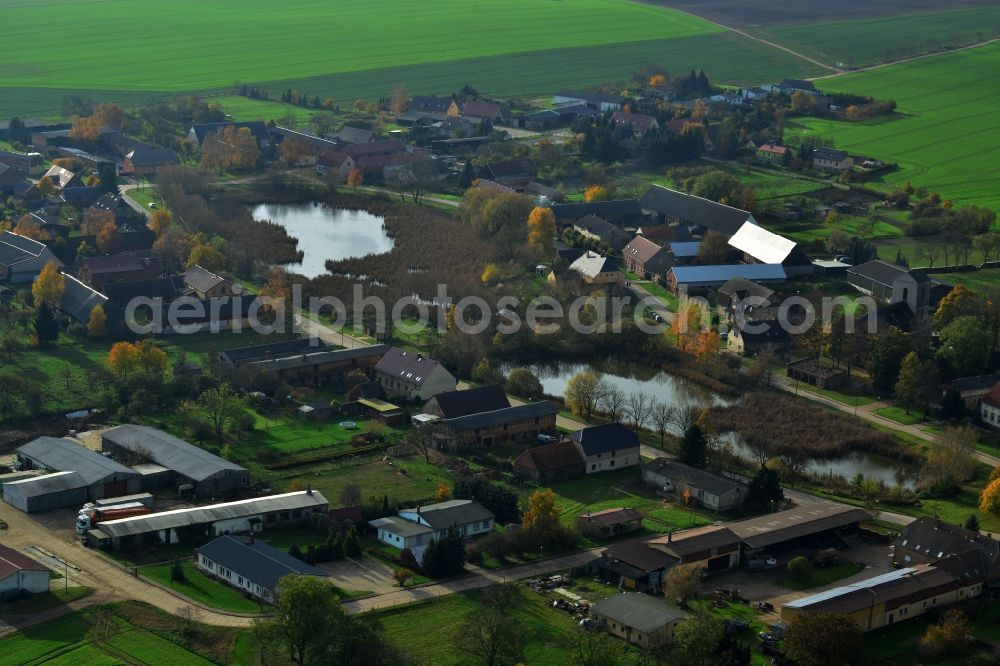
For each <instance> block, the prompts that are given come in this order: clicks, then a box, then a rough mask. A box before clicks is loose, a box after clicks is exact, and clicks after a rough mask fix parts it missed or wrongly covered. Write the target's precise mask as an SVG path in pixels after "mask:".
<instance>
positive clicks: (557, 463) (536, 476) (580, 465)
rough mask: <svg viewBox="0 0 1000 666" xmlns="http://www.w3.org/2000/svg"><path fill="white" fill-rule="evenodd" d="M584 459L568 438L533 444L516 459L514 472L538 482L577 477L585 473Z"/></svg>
mask: <svg viewBox="0 0 1000 666" xmlns="http://www.w3.org/2000/svg"><path fill="white" fill-rule="evenodd" d="M584 464H585V463H584V461H583V457H582V456H581V455H580V451H579V450H577V448H576V444H574V443H573V442H571V441H570V440H568V439H563V440H559V441H558V442H551V443H549V444H542V445H541V446H531V447H528V448H527V449H525V450H524V451H522V452H521V455H519V456H518V457H517V458H516V459H515V460H514V473H515V474H518V475H520V476H523V477H525V478H526V479H531V480H532V481H534V482H535V483H537V484H546V483H552V482H553V481H564V480H566V479H575V478H576V477H578V476H583V475H584Z"/></svg>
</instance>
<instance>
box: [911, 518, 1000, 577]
mask: <svg viewBox="0 0 1000 666" xmlns="http://www.w3.org/2000/svg"><path fill="white" fill-rule="evenodd" d="M970 551H974V552H977V553H981V554H982V556H983V558H984V560H985V567H986V570H993V569H996V570H995V571H994V572H993V574H992V577H997V576H1000V541H997V540H996V539H994V538H993V537H992V536H991V535H989V534H984V533H981V532H976V531H973V530H967V529H965V528H964V527H962V526H960V525H952V524H950V523H946V522H943V521H942V520H940V519H939V518H934V517H931V516H921V517H920V518H917V519H916V520H914V521H913V522H912V523H910V524H909V525H907V526H905V527H904V528H903V529H902V531H901V532H900V533H899V536H898V537H896V540H895V541H894V542H893V545H892V563H893V564H894V565H895V566H912V565H914V564H935V563H937V562H939V561H941V560H943V559H945V558H948V557H953V556H955V555H962V554H964V553H968V552H970Z"/></svg>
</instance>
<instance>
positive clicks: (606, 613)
mask: <svg viewBox="0 0 1000 666" xmlns="http://www.w3.org/2000/svg"><path fill="white" fill-rule="evenodd" d="M687 616H688V614H687V613H686V612H684V611H682V610H681V609H680V608H677V607H676V606H673V605H671V604H668V603H667V602H666V601H664V600H663V599H662V598H656V597H652V596H650V595H648V594H642V593H640V592H626V593H624V594H616V595H614V596H610V597H608V598H607V599H602V600H601V601H598V602H597V603H596V604H594V605H593V606H591V608H590V617H591V619H592V620H594V621H595V622H598V623H600V624H603V625H604V626H605V627H606V629H607V630H608V631H609V632H611V633H612V634H614V635H615V636H618V637H619V638H623V639H625V640H627V641H628V642H630V643H635V644H636V645H641V646H643V647H654V646H656V645H660V644H663V643H668V642H669V641H670V640H671V639H672V638H673V630H674V627H676V626H677V624H678V623H680V622H681V621H682V620H684V619H685V618H687Z"/></svg>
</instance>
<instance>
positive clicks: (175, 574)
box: [170, 558, 187, 583]
mask: <svg viewBox="0 0 1000 666" xmlns="http://www.w3.org/2000/svg"><path fill="white" fill-rule="evenodd" d="M170 580H172V581H173V582H175V583H183V582H184V581H186V580H187V576H185V575H184V567H182V566H181V560H180V558H177V559H175V560H174V562H173V564H171V565H170Z"/></svg>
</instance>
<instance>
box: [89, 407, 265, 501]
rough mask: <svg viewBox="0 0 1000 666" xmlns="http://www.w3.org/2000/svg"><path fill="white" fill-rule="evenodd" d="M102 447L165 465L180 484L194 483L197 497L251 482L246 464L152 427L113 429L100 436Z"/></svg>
mask: <svg viewBox="0 0 1000 666" xmlns="http://www.w3.org/2000/svg"><path fill="white" fill-rule="evenodd" d="M101 447H102V448H103V449H104V450H105V451H109V452H111V453H112V454H114V455H117V456H120V457H122V458H137V459H141V460H137V462H154V463H156V464H157V465H162V466H163V467H166V468H167V469H169V470H171V471H172V472H173V473H174V477H175V478H174V481H175V482H176V483H177V484H178V485H186V484H190V485H192V486H193V488H192V492H193V494H194V495H195V496H198V497H206V496H214V495H219V494H223V493H225V492H228V491H231V490H235V489H236V488H242V487H244V486H247V485H249V483H250V472H248V471H247V470H246V469H245V468H244V467H241V466H240V465H237V464H236V463H233V462H229V461H228V460H226V459H224V458H220V457H219V456H217V455H215V454H213V453H209V452H208V451H206V450H205V449H202V448H200V447H197V446H195V445H193V444H189V443H187V442H185V441H184V440H182V439H178V438H177V437H174V436H173V435H171V434H169V433H166V432H163V431H162V430H157V429H156V428H151V427H149V426H143V425H132V424H126V425H120V426H117V427H114V428H110V429H109V430H106V431H105V432H104V433H103V434H102V435H101Z"/></svg>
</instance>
